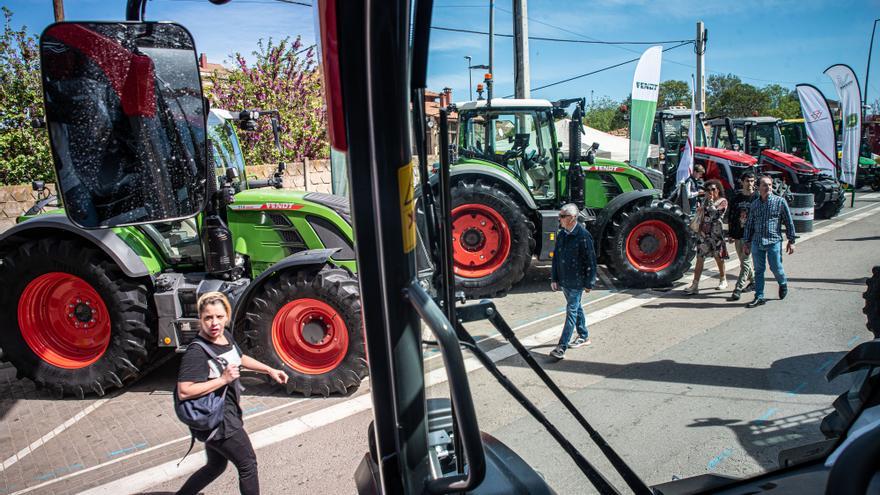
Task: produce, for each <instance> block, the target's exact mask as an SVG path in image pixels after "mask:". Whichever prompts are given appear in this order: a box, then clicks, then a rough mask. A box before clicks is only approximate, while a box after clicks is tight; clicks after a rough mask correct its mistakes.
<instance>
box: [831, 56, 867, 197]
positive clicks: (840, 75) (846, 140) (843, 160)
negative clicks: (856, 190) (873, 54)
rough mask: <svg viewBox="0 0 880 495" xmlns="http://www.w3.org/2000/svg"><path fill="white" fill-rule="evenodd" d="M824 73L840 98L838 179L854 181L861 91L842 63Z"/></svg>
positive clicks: (857, 82)
mask: <svg viewBox="0 0 880 495" xmlns="http://www.w3.org/2000/svg"><path fill="white" fill-rule="evenodd" d="M825 75H827V76H828V77H830V78H831V80H832V81H834V89H836V90H837V96H838V98H840V113H841V120H842V124H841V126H840V127H841V134H842V138H843V139H842V141H843V149H842V153H841V155H840V180H841V181H843V182H846V183H847V184H850V185H852V184H855V183H856V172H857V171H858V169H859V147H860V146H861V144H862V91H861V90H860V89H859V80H858V79H857V78H856V74H855V72H853V70H852V69H851V68H850V67H849V66H848V65H844V64H837V65H832V66H831V67H829V68H827V69H825Z"/></svg>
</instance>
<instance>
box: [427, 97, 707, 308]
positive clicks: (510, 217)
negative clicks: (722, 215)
mask: <svg viewBox="0 0 880 495" xmlns="http://www.w3.org/2000/svg"><path fill="white" fill-rule="evenodd" d="M572 104H575V109H574V111H573V113H572V118H571V119H570V120H569V121H568V134H569V139H568V143H569V146H568V153H567V155H565V154H564V152H563V149H562V148H563V146H562V142H561V141H559V140H558V139H557V136H556V125H555V123H556V122H557V121H558V120H561V119H563V118H566V110H565V109H566V108H567V107H569V106H571V105H572ZM456 109H457V112H458V120H459V138H458V146H457V158H456V159H455V161H454V163H453V166H452V167H451V171H450V180H451V184H452V185H451V195H452V236H453V239H452V241H453V257H454V262H455V264H454V270H455V275H456V283H457V285H458V287H459V288H461V289H462V290H463V291H464V292H465V295H467V296H469V297H474V298H478V297H486V296H489V297H491V296H495V295H498V294H503V293H504V292H506V291H507V290H509V289H510V288H511V287H512V286H513V285H514V284H516V283H517V282H519V281H520V280H521V279H522V278H523V276H524V275H525V273H526V270H527V269H528V267H529V265H530V263H531V261H532V258H533V257H537V258H538V260H541V261H546V260H549V259H551V257H552V255H553V247H554V242H555V236H556V232H557V230H558V228H559V225H558V219H557V213H558V209H559V208H560V207H561V206H562V205H564V204H565V203H569V202H571V203H575V204H577V205H579V206H580V207H581V208H582V209H583V210H584V215H583V218H582V220H583V221H584V222H585V224H586V226H587V228H588V229H589V230H590V232H591V233H592V235H593V237H594V239H595V240H596V246H597V249H598V255H599V259H600V262H602V263H604V264H605V265H606V266H607V267H608V269H609V270H610V272H611V273H612V275H614V276H615V277H616V278H617V279H618V280H619V281H620V283H621V284H622V285H623V286H626V287H658V286H668V285H670V284H671V283H672V282H674V281H675V280H677V279H679V278H680V277H681V276H682V274H684V272H685V271H686V270H687V269H688V268H689V267H690V262H691V260H692V258H693V242H692V239H691V235H690V233H689V231H688V227H687V217H686V215H685V214H684V212H682V210H681V209H680V208H679V207H678V206H676V205H675V204H673V203H671V202H669V201H664V200H662V199H661V194H660V190H661V189H662V187H663V177H662V174H660V173H659V172H657V171H654V170H650V169H646V168H641V167H633V166H629V165H627V164H625V163H621V162H615V161H611V160H605V159H601V158H595V157H594V151H595V149H596V148H597V147H598V146H597V145H596V144H594V145H593V146H592V147H589V148H588V149H586V150H582V146H581V134H582V132H583V129H582V123H581V119H582V115H583V100H582V99H577V100H563V101H560V102H556V103H554V104H551V103H550V102H549V101H546V100H531V99H529V100H514V99H493V100H492V101H491V105H489V103H488V102H487V101H486V100H480V101H472V102H467V103H463V104H459V105H458V106H457V107H456ZM561 124H562V126H563V127H565V122H562V123H561ZM649 177H651V178H650V179H649ZM432 179H435V178H432Z"/></svg>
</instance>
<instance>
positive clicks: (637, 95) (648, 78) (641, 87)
mask: <svg viewBox="0 0 880 495" xmlns="http://www.w3.org/2000/svg"><path fill="white" fill-rule="evenodd" d="M662 58H663V47H662V46H652V47H651V48H648V49H647V50H645V53H643V54H642V57H641V58H640V59H639V65H637V66H636V73H635V76H634V77H633V85H632V108H631V109H630V114H629V163H630V164H631V165H638V166H640V167H644V166H645V164H646V162H647V161H648V147H649V145H650V143H651V128H652V127H653V126H654V114H655V113H656V111H657V94H658V93H659V92H660V63H661V60H662Z"/></svg>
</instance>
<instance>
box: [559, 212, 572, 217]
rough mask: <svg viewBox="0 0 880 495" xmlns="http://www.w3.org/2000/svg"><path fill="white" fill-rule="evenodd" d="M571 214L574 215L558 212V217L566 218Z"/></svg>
mask: <svg viewBox="0 0 880 495" xmlns="http://www.w3.org/2000/svg"><path fill="white" fill-rule="evenodd" d="M571 216H574V215H569V214H568V213H560V214H559V218H568V217H571Z"/></svg>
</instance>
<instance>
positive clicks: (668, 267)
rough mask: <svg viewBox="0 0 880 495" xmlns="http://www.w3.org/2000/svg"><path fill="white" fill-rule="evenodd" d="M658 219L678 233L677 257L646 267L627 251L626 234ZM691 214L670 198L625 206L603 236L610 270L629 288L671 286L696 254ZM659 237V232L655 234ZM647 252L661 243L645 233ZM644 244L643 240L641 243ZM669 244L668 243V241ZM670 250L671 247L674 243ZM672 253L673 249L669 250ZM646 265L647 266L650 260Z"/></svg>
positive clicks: (687, 267) (672, 231)
mask: <svg viewBox="0 0 880 495" xmlns="http://www.w3.org/2000/svg"><path fill="white" fill-rule="evenodd" d="M648 221H659V222H662V223H663V224H665V225H666V227H665V228H666V229H668V230H667V232H668V233H671V234H672V235H674V236H675V242H676V244H677V247H676V248H675V254H674V257H672V258H671V260H670V261H669V262H668V264H667V263H661V262H658V263H657V266H656V267H655V268H656V271H645V270H641V269H639V267H638V266H637V265H636V264H635V263H634V262H633V261H632V260H631V259H630V258H629V256H628V255H627V254H628V253H627V238H628V237H629V235H630V233H631V232H632V231H633V229H635V228H637V227H639V228H640V229H641V228H642V227H640V226H642V225H643V223H644V222H648ZM688 222H689V219H688V216H687V215H686V214H685V213H684V211H683V210H682V209H681V207H679V206H678V205H676V204H675V203H672V202H670V201H666V200H657V199H654V200H651V202H650V203H644V202H634V203H632V204H630V205H627V206H626V207H624V208H623V209H622V210H621V211H619V212H618V213H617V214H616V215H615V216H614V217H613V218H612V220H611V223H610V224H609V225H608V227H607V228H606V232H605V239H604V240H603V247H604V253H603V254H604V255H605V260H606V265H607V266H608V270H609V271H610V272H611V274H612V275H614V277H615V278H617V280H619V281H620V282H621V284H622V285H623V286H625V287H628V288H649V287H668V286H670V285H672V283H673V282H675V281H676V280H678V279H680V278H681V277H682V276H683V275H684V273H685V272H686V271H687V270H688V269H689V268H690V266H691V261H692V260H693V258H694V255H695V251H694V237H693V235H692V234H691V231H690V228H689V226H688ZM653 240H654V241H656V236H653ZM645 242H647V243H648V244H647V247H646V248H645V251H644V252H645V253H648V254H651V253H654V252H655V251H653V250H652V248H653V249H660V247H658V246H655V245H653V244H652V237H651V236H645ZM639 244H640V245H641V242H640V243H639ZM667 245H669V244H667ZM669 246H670V248H669V249H670V250H671V249H672V247H671V245H669ZM669 255H670V256H671V253H669ZM645 266H648V265H647V264H646V265H645Z"/></svg>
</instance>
